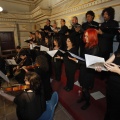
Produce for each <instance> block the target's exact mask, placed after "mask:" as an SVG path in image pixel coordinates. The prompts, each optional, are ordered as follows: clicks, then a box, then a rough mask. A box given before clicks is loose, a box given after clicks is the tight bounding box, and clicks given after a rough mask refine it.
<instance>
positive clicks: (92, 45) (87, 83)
mask: <svg viewBox="0 0 120 120" xmlns="http://www.w3.org/2000/svg"><path fill="white" fill-rule="evenodd" d="M83 40H84V42H85V50H84V54H89V55H94V56H99V48H98V37H97V30H96V29H93V28H89V29H87V30H86V31H85V32H84V35H83ZM69 59H71V60H73V61H75V62H76V63H78V64H80V75H79V80H78V81H79V83H80V86H81V87H82V96H80V99H79V100H78V101H77V102H78V103H81V102H83V101H85V104H84V105H83V106H82V107H81V109H82V110H86V109H87V108H88V107H89V106H90V93H89V90H90V89H92V88H93V87H94V77H95V71H94V70H93V69H90V68H86V64H85V62H83V61H79V60H77V59H76V58H72V57H69Z"/></svg>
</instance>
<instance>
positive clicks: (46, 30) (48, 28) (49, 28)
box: [44, 19, 52, 35]
mask: <svg viewBox="0 0 120 120" xmlns="http://www.w3.org/2000/svg"><path fill="white" fill-rule="evenodd" d="M50 22H51V21H50V20H49V19H47V20H46V25H45V26H44V32H45V35H48V34H49V32H51V31H52V30H51V27H52V26H51V25H50Z"/></svg>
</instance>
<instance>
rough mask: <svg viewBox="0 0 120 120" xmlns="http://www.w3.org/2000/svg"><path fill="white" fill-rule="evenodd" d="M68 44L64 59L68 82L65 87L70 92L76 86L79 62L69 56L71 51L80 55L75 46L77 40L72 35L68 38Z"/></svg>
mask: <svg viewBox="0 0 120 120" xmlns="http://www.w3.org/2000/svg"><path fill="white" fill-rule="evenodd" d="M66 45H67V50H66V53H65V54H64V57H63V61H64V64H65V73H66V77H67V83H66V86H65V88H64V89H65V90H66V91H68V92H69V91H70V90H72V89H73V86H74V77H75V72H76V69H77V64H76V63H75V62H73V61H72V60H70V59H69V58H68V56H70V54H69V52H71V53H73V54H75V55H78V51H77V48H76V47H75V40H74V38H73V37H72V36H69V37H68V38H67V41H66Z"/></svg>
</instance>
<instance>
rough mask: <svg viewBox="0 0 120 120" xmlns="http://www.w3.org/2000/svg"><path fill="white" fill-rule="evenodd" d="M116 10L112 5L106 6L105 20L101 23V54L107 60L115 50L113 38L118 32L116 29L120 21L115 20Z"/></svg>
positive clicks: (104, 11) (99, 31) (103, 12)
mask: <svg viewBox="0 0 120 120" xmlns="http://www.w3.org/2000/svg"><path fill="white" fill-rule="evenodd" d="M114 15H115V10H114V9H113V8H112V7H108V8H105V9H104V10H103V11H102V16H103V18H104V22H103V23H102V24H101V26H100V29H99V30H98V33H99V48H100V53H101V54H100V56H101V57H103V58H105V60H107V59H108V58H109V56H110V53H112V52H113V38H114V36H115V34H116V32H115V31H114V29H110V28H115V27H118V26H119V25H118V22H117V21H115V20H114Z"/></svg>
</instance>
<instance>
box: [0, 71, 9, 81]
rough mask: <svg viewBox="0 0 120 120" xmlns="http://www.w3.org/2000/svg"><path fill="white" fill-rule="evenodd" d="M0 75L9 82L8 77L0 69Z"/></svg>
mask: <svg viewBox="0 0 120 120" xmlns="http://www.w3.org/2000/svg"><path fill="white" fill-rule="evenodd" d="M0 77H2V78H3V79H4V80H5V81H6V82H10V81H9V79H8V77H7V76H6V75H5V74H4V73H3V72H2V71H0Z"/></svg>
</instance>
